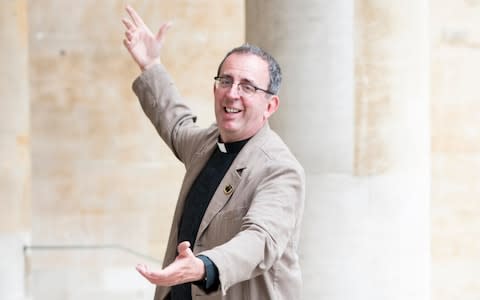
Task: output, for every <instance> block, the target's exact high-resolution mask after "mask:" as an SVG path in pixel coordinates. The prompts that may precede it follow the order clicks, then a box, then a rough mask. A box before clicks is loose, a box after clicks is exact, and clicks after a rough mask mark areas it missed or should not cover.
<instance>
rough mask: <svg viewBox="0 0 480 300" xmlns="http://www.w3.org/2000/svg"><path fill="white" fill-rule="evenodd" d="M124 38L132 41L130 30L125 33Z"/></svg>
mask: <svg viewBox="0 0 480 300" xmlns="http://www.w3.org/2000/svg"><path fill="white" fill-rule="evenodd" d="M125 37H126V38H127V40H128V41H130V42H131V41H132V39H133V32H132V31H131V30H127V31H125Z"/></svg>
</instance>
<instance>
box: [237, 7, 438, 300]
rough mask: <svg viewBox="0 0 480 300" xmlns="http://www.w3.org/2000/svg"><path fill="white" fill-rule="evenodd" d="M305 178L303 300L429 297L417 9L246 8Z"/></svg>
mask: <svg viewBox="0 0 480 300" xmlns="http://www.w3.org/2000/svg"><path fill="white" fill-rule="evenodd" d="M246 3H247V5H246V12H247V17H246V18H247V22H246V26H247V31H246V37H247V42H250V43H254V44H258V45H259V46H261V47H263V48H265V49H266V50H267V51H269V52H271V53H272V54H273V55H274V56H275V57H276V58H277V59H278V60H279V62H280V64H281V66H282V67H283V73H284V82H283V86H282V88H281V93H280V98H281V104H280V110H279V112H277V114H276V115H275V116H274V118H273V120H272V122H271V124H272V127H273V128H274V129H275V130H276V131H277V132H278V133H279V134H280V135H281V136H282V137H283V138H284V139H285V141H286V142H287V143H288V144H289V146H290V147H291V149H292V151H293V152H294V154H295V155H296V156H297V157H298V158H299V160H300V161H301V163H302V164H303V166H304V167H305V169H306V172H307V199H306V207H305V215H304V222H303V223H304V225H303V226H304V228H303V236H302V244H301V249H300V255H301V261H302V265H303V276H304V297H303V298H304V299H331V300H333V299H334V300H337V299H338V300H344V299H365V300H367V299H368V300H372V299H378V300H380V299H382V300H383V299H418V300H420V299H422V300H424V299H429V298H430V292H429V288H430V287H429V270H430V248H429V241H430V239H429V189H430V165H429V158H430V156H429V155H430V151H429V150H430V149H429V140H430V136H429V113H428V110H429V101H428V98H429V79H428V73H429V63H428V62H429V58H428V49H429V45H428V32H427V26H428V15H429V12H428V7H427V1H425V0H423V1H413V0H408V1H399V0H395V1H389V2H388V3H386V2H385V1H381V0H373V1H369V0H357V1H351V0H350V1H348V0H340V1H326V0H325V1H320V0H311V1H287V0H281V1H280V0H279V1H274V2H273V1H254V0H247V2H246Z"/></svg>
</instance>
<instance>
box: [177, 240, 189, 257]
mask: <svg viewBox="0 0 480 300" xmlns="http://www.w3.org/2000/svg"><path fill="white" fill-rule="evenodd" d="M189 247H190V242H189V241H184V242H181V243H180V244H178V246H177V251H178V254H180V255H181V254H182V253H183V252H185V251H186V250H187V249H189Z"/></svg>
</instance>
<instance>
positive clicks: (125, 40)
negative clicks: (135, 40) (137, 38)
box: [123, 39, 132, 50]
mask: <svg viewBox="0 0 480 300" xmlns="http://www.w3.org/2000/svg"><path fill="white" fill-rule="evenodd" d="M123 45H124V46H125V48H127V49H128V50H130V47H131V46H132V43H130V42H129V41H127V39H123Z"/></svg>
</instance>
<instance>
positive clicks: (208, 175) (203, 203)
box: [170, 139, 248, 300]
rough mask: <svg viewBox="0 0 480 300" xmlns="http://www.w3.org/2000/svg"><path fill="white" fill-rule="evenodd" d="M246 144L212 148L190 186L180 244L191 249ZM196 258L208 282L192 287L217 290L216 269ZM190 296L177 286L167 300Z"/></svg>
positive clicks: (185, 299)
mask: <svg viewBox="0 0 480 300" xmlns="http://www.w3.org/2000/svg"><path fill="white" fill-rule="evenodd" d="M247 142H248V139H247V140H243V141H238V142H233V143H221V142H218V143H217V144H218V147H216V148H215V150H214V151H213V153H212V155H211V156H210V159H209V160H208V161H207V163H206V165H205V166H204V167H203V169H202V171H200V174H199V175H198V176H197V178H196V179H195V181H194V182H193V184H192V187H191V188H190V191H189V192H188V195H187V198H186V199H185V204H184V208H183V214H182V217H181V219H180V223H179V230H178V242H179V243H180V242H183V241H189V242H190V245H191V247H192V249H193V246H194V244H195V239H196V236H197V233H198V229H199V227H200V223H201V222H202V219H203V216H204V214H205V211H206V210H207V207H208V204H209V203H210V200H211V199H212V197H213V194H214V193H215V191H216V189H217V187H218V185H219V184H220V182H221V181H222V179H223V177H224V176H225V173H226V172H227V170H228V168H229V167H230V166H231V164H232V162H233V160H234V159H235V158H236V157H237V154H238V153H239V152H240V150H241V149H242V148H243V146H244V145H245V144H246V143H247ZM199 258H200V259H201V260H202V261H203V262H204V264H205V266H206V278H207V279H208V282H204V281H201V282H197V283H195V284H197V285H198V286H200V287H201V288H202V289H204V290H205V291H207V292H209V291H213V290H216V289H217V288H218V285H219V279H218V269H217V268H216V266H215V264H214V263H213V262H212V261H211V260H210V259H209V258H208V257H206V256H200V257H199ZM191 292H192V291H191V283H184V284H180V285H176V286H173V287H172V289H171V292H170V299H172V300H191V299H192V294H191Z"/></svg>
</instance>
